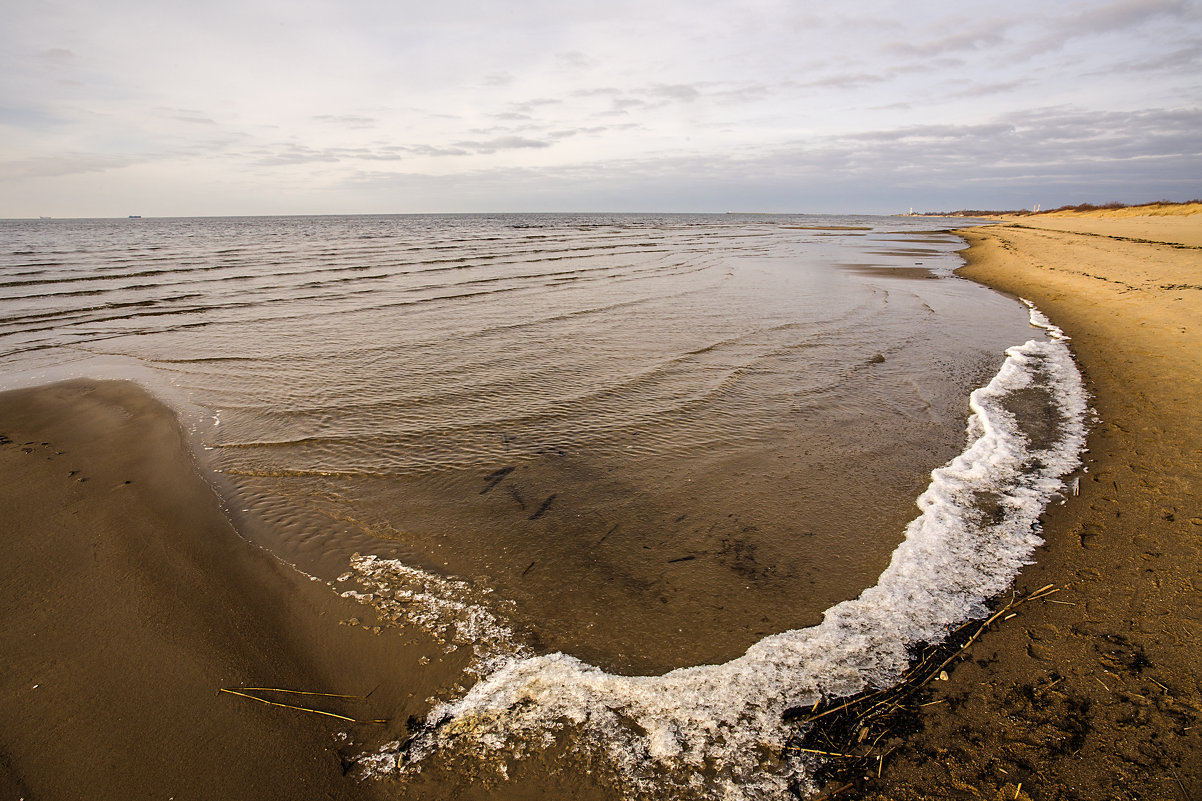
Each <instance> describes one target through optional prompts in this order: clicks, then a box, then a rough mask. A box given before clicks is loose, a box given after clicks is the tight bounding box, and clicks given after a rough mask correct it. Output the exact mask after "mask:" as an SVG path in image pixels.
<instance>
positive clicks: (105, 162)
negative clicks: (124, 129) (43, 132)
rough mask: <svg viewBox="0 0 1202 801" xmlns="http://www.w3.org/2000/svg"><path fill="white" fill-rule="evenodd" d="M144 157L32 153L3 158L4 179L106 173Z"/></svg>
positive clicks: (0, 164) (0, 171) (0, 174)
mask: <svg viewBox="0 0 1202 801" xmlns="http://www.w3.org/2000/svg"><path fill="white" fill-rule="evenodd" d="M139 161H142V159H138V158H135V157H132V156H105V155H98V154H95V153H61V154H58V155H55V156H32V157H29V158H23V159H13V160H11V161H0V180H19V179H25V178H57V177H61V176H64V175H80V174H82V173H89V172H104V171H106V170H115V169H119V168H121V167H128V166H129V165H131V164H136V163H138V162H139Z"/></svg>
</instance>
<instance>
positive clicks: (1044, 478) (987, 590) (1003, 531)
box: [354, 303, 1087, 799]
mask: <svg viewBox="0 0 1202 801" xmlns="http://www.w3.org/2000/svg"><path fill="white" fill-rule="evenodd" d="M1028 306H1030V309H1031V312H1030V314H1031V324H1032V325H1033V326H1035V327H1038V328H1042V329H1044V331H1045V332H1046V336H1043V337H1040V338H1039V339H1032V340H1030V341H1028V342H1026V343H1025V344H1023V345H1020V346H1017V347H1014V348H1011V349H1009V350H1008V351H1007V352H1006V359H1005V361H1004V363H1003V365H1002V367H1001V369H1000V370H999V371H998V373H997V375H996V376H994V378H993V380H992V381H990V382H989V384H988V385H987V386H985V387H982V388H980V389H977V390H976V391H974V392H973V393H972V395H971V401H970V406H971V412H972V413H971V416H970V417H969V420H968V426H967V440H968V441H967V447H966V448H965V450H964V451H963V452H962V453H961V454H960V455H959V456H957V457H956V458H954V459H953V460H952V461H951V462H949V463H948V464H947V465H945V466H943V467H940V468H938V469H936V470H934V471H933V472H932V474H931V482H930V485H929V486H928V488H927V489H926V491H925V492H923V494H922V495H921V496H920V497H919V498H918V500H917V504H918V507H919V509H920V510H921V513H920V515H919V516H918V517H917V518H916V519H914V520H913V521H912V522H911V523H910V524H909V525H908V526H907V528H906V531H905V539H904V541H903V542H902V543H901V544H900V545H899V546H898V547H897V549H896V550H895V551H894V553H893V556H892V561H891V562H890V564H889V566H888V568H886V570H885V571H884V572H883V573H882V574H881V576H880V579H879V580H878V582H877V583H876V585H875V586H873V587H870V588H869V589H867V590H865V591H864V592H863V593H862V594H861V595H860V596H859V597H858V598H856V599H854V600H850V601H845V602H843V603H840V604H838V605H836V606H833V607H831V608H830V609H829V610H827V612H826V613H825V616H824V619H823V621H822V623H820V624H819V625H817V626H814V627H811V628H807V629H797V630H792V631H786V632H782V633H780V634H775V635H772V636H769V637H766V638H764V639H763V640H761V641H759V642H758V643H756V644H755V645H753V646H751V647H750V648H749V649H748V650H747V652H746V653H745V654H744V655H743V656H741V657H739V658H737V659H734V660H732V661H730V662H727V663H725V664H722V665H703V666H697V667H688V668H681V669H679V670H674V671H672V672H670V673H667V674H665V675H662V676H634V677H631V676H619V675H613V674H609V673H606V672H604V671H602V670H601V669H599V668H597V667H594V666H592V665H589V664H586V663H584V662H582V661H581V660H579V659H577V658H575V657H572V656H570V655H567V654H563V653H554V654H548V655H543V656H532V655H530V654H529V652H527V651H525V650H524V649H523V648H521V647H519V646H517V645H515V644H514V640H513V638H512V637H510V636H509V635H508V634H506V633H505V627H504V625H503V622H502V621H500V620H499V619H498V618H496V617H493V616H491V615H488V614H486V613H478V612H475V611H471V610H470V609H469V607H472V604H471V603H469V602H466V601H464V600H462V599H461V597H460V595H459V594H456V597H455V598H454V600H452V601H450V602H451V603H452V604H457V605H459V606H457V607H456V608H457V611H456V615H458V616H459V617H460V618H461V619H462V620H463V621H464V625H465V626H467V627H468V628H472V627H475V631H476V634H477V635H480V634H485V635H486V636H484V637H483V638H482V639H476V640H475V643H476V645H477V656H478V658H479V662H478V664H480V665H481V666H482V669H481V670H479V673H480V674H481V675H482V678H481V680H480V681H479V682H478V683H477V684H476V685H475V686H473V687H472V688H471V689H470V690H468V691H467V692H466V693H465V694H464V695H463V696H462V697H460V698H458V699H455V700H451V701H446V702H444V703H440V704H438V705H437V706H435V708H434V709H433V710H432V711H431V712H430V713H429V715H428V717H427V719H426V723H427V724H428V725H427V727H426V728H425V729H424V730H423V731H422V732H421V733H419V734H418V735H417V737H416V738H414V740H412V741H411V742H409V743H407V744H406V746H405V748H404V749H401V748H400V747H399V746H396V747H386V748H385V749H383V750H382V751H380V752H379V753H377V754H373V755H371V756H370V757H367V758H365V760H364V764H365V765H366V766H367V767H368V768H369V769H370V770H371V771H374V772H378V773H390V774H393V775H395V771H400V772H401V773H407V772H411V771H416V770H420V768H421V764H422V762H423V761H424V760H427V759H429V758H430V757H431V756H433V755H435V754H437V753H439V752H441V751H444V750H453V751H456V752H459V753H469V754H473V755H475V756H476V757H479V758H483V759H485V760H487V758H488V757H489V756H497V757H503V756H505V755H510V756H512V755H514V754H520V753H522V752H524V751H526V750H528V749H529V748H530V747H531V745H530V744H531V743H534V744H537V743H539V742H547V741H549V740H550V739H551V738H550V734H551V733H553V732H556V731H558V730H560V729H562V728H564V727H565V726H570V727H572V728H573V730H574V731H575V732H576V733H577V734H578V735H579V736H580V737H581V738H582V739H583V741H584V742H586V743H588V747H589V748H590V750H591V752H592V754H593V756H594V757H595V758H596V759H597V760H600V762H602V763H604V764H605V765H607V768H608V772H611V773H612V775H613V776H615V777H616V781H617V782H618V783H619V785H621V787H622V788H623V790H624V794H627V795H629V796H633V797H638V796H643V795H650V796H659V795H663V794H664V793H665V791H666V792H667V794H668V795H671V794H672V788H677V789H684V788H686V787H687V788H688V790H689V794H690V796H692V797H711V798H727V799H758V798H782V797H786V796H787V795H788V793H789V788H790V786H793V787H799V788H801V789H802V790H803V791H804V790H805V789H806V788H807V787H808V778H807V771H808V768H809V767H810V766H811V765H812V763H811V762H809V761H808V759H809V758H808V757H804V758H803V755H794V754H791V752H789V751H787V750H784V746H785V745H786V739H787V738H788V737H789V735H790V733H791V731H792V729H791V728H790V727H789V726H788V725H787V724H786V723H784V722H783V721H782V714H783V713H784V712H785V710H787V709H790V708H792V707H805V706H811V705H813V704H814V703H815V701H816V700H818V699H819V698H820V697H832V696H845V695H851V694H854V693H856V692H859V691H861V690H864V689H866V688H869V687H886V686H889V685H891V684H893V683H895V682H896V681H897V680H898V679H899V678H900V677H901V675H902V673H903V672H904V671H905V669H906V667H907V665H908V660H909V655H910V654H909V648H910V647H911V646H913V645H914V644H915V643H919V642H939V641H942V640H943V639H944V638H945V636H946V635H947V633H948V632H949V630H951V629H953V628H954V627H956V626H958V625H960V624H962V623H964V622H966V621H968V620H972V619H975V618H979V617H981V616H983V615H984V614H985V611H986V609H985V606H984V603H985V601H986V600H987V599H989V598H991V597H993V596H996V595H998V594H999V593H1001V592H1003V591H1005V590H1006V589H1007V588H1008V587H1009V586H1010V585H1011V583H1012V582H1013V581H1014V579H1015V577H1016V575H1017V574H1018V572H1019V570H1020V569H1021V567H1022V566H1023V565H1024V564H1026V563H1027V562H1028V560H1029V559H1030V557H1031V554H1032V552H1033V551H1034V549H1035V548H1036V546H1038V545H1040V544H1041V543H1042V540H1041V539H1040V538H1039V536H1038V531H1039V518H1040V515H1041V514H1042V512H1043V509H1044V507H1045V506H1046V505H1047V503H1048V502H1049V501H1050V500H1051V499H1052V498H1053V497H1054V496H1055V495H1056V494H1057V493H1058V492H1060V490H1061V488H1062V486H1063V480H1064V478H1065V476H1066V475H1067V474H1069V473H1070V472H1072V471H1073V470H1075V469H1076V468H1077V467H1078V466H1079V464H1080V454H1081V452H1082V450H1083V449H1084V446H1085V434H1086V431H1085V419H1086V411H1087V396H1086V393H1085V391H1084V389H1083V387H1082V382H1081V376H1080V374H1079V372H1078V371H1077V369H1076V366H1075V364H1074V363H1073V360H1072V357H1071V355H1070V353H1069V350H1068V347H1067V345H1066V340H1067V338H1066V337H1065V336H1064V334H1063V332H1061V331H1060V330H1059V329H1058V328H1056V327H1055V326H1053V325H1052V324H1051V323H1050V322H1048V320H1047V319H1046V318H1045V317H1044V316H1043V315H1042V314H1040V313H1039V311H1038V310H1036V309H1035V308H1034V306H1031V304H1029V303H1028ZM1032 387H1036V388H1041V389H1043V390H1045V391H1046V392H1048V393H1049V396H1050V397H1051V398H1052V399H1053V401H1052V404H1053V406H1054V408H1055V413H1056V414H1058V415H1059V416H1060V419H1059V420H1058V421H1057V424H1056V426H1055V430H1056V432H1057V433H1056V436H1055V437H1054V438H1053V441H1052V442H1050V443H1042V444H1043V445H1044V446H1045V447H1042V448H1039V449H1037V448H1036V447H1035V446H1034V445H1032V443H1030V442H1029V441H1028V438H1027V437H1026V436H1024V434H1023V433H1022V431H1021V430H1020V426H1019V421H1017V420H1016V419H1015V418H1014V416H1013V415H1012V414H1011V413H1010V412H1009V411H1007V410H1006V408H1005V407H1004V403H1005V400H1006V398H1007V397H1008V396H1009V395H1010V394H1011V393H1013V392H1015V391H1017V390H1024V389H1028V388H1032ZM983 499H984V502H985V504H986V505H987V506H988V507H989V513H988V514H986V513H983V512H982V509H981V507H982V502H983ZM996 510H1000V512H999V511H996ZM354 567H355V569H356V570H357V571H358V572H359V574H360V576H361V578H363V579H365V580H370V581H372V582H375V583H377V584H379V583H380V582H386V581H387V578H386V577H387V576H388V575H389V574H390V571H396V572H395V575H401V574H404V573H405V571H412V570H413V569H412V568H408V567H405V566H404V565H401V564H399V563H395V562H389V561H387V560H378V559H375V558H374V557H364V558H363V559H361V560H359V561H358V563H357V564H355V565H354ZM369 574H370V575H369ZM410 579H411V580H412V576H410ZM442 581H445V580H442ZM431 603H434V604H436V605H437V603H444V602H443V601H436V600H434V599H433V598H432V600H431ZM408 606H409V608H410V609H412V608H413V607H412V604H408ZM469 621H474V622H469ZM481 626H483V629H487V630H488V631H487V632H484V631H483V629H481V628H480V627H481ZM698 636H704V634H703V633H699V634H698ZM462 639H471V638H470V637H463V638H462ZM490 643H491V645H490ZM533 747H538V746H537V745H534V746H533Z"/></svg>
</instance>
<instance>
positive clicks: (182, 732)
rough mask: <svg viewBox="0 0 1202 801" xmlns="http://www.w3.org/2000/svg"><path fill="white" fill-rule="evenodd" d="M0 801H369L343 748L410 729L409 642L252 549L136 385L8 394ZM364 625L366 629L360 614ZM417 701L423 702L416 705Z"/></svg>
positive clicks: (173, 429) (368, 786)
mask: <svg viewBox="0 0 1202 801" xmlns="http://www.w3.org/2000/svg"><path fill="white" fill-rule="evenodd" d="M0 421H3V423H2V424H0V435H3V436H2V437H0V475H3V476H4V481H3V482H2V483H0V508H3V509H4V518H3V522H2V523H0V530H2V531H3V535H4V545H5V558H4V559H3V560H0V620H2V621H3V632H4V634H3V652H4V657H3V664H2V666H0V695H2V697H3V698H4V703H3V704H2V705H0V797H2V798H5V799H17V798H28V799H36V798H47V799H69V798H89V799H131V798H162V799H166V798H175V799H177V801H178V800H180V799H186V798H193V799H204V798H256V799H271V798H280V799H284V798H290V799H293V798H371V797H374V796H373V795H372V793H375V792H378V791H379V789H380V788H379V787H378V786H377V785H375V784H374V783H365V784H361V783H357V782H355V781H354V780H353V779H351V778H348V777H346V776H344V775H343V762H342V754H341V753H340V751H339V748H340V746H342V747H346V748H348V749H352V750H353V749H354V747H355V746H353V745H352V744H351V743H349V742H346V741H344V740H343V738H342V737H341V734H340V733H341V732H346V731H348V730H350V731H351V732H352V733H354V732H356V730H358V731H361V732H364V734H365V736H367V737H370V736H371V732H372V731H374V730H377V729H378V730H380V731H381V733H383V732H384V730H387V729H388V728H390V725H378V724H377V725H368V726H358V727H356V726H354V725H353V724H350V723H348V722H347V721H343V720H339V719H335V718H330V717H326V716H321V715H316V714H312V713H304V712H299V711H295V710H290V709H286V708H283V707H271V706H267V705H265V704H260V703H256V702H255V701H252V700H250V699H246V698H241V697H237V696H234V695H230V694H228V693H219V688H231V689H235V690H238V689H240V688H245V687H264V686H265V687H272V688H284V689H295V690H304V691H321V692H328V693H338V694H345V695H361V696H370V697H369V698H368V699H367V700H365V701H357V700H353V699H332V698H322V697H316V696H296V695H290V694H280V693H254V694H256V695H258V696H261V697H263V698H264V699H271V700H274V701H277V702H283V703H289V704H293V705H299V706H306V707H318V708H322V709H324V710H328V711H333V712H335V713H337V714H342V715H344V716H346V717H353V718H355V719H360V720H369V719H376V718H380V719H385V718H393V717H395V716H397V715H400V717H401V720H400V721H398V722H396V725H398V726H401V727H403V722H404V709H405V704H406V703H407V697H408V695H409V694H410V693H421V692H423V691H429V690H430V688H428V687H421V686H417V684H416V682H415V683H412V684H408V682H410V681H411V679H410V678H408V677H407V676H406V675H405V673H404V672H403V671H401V670H397V669H394V666H397V665H402V666H403V665H405V664H406V654H405V649H404V647H403V646H402V645H401V644H400V643H399V641H395V642H394V641H393V640H395V639H396V638H383V637H376V636H373V635H372V634H370V633H368V632H367V631H366V630H365V629H363V628H356V627H350V626H346V625H340V621H343V620H345V619H347V618H350V617H351V616H352V615H354V614H356V613H357V612H358V609H359V607H358V605H356V604H352V603H350V602H347V601H344V600H343V599H341V598H339V597H338V596H336V595H334V594H333V593H332V592H330V590H329V588H327V587H326V586H325V585H323V584H317V583H315V582H311V581H309V580H308V579H307V578H305V577H304V576H302V575H301V574H299V573H297V572H296V571H294V570H292V569H291V568H289V567H287V566H285V565H282V564H280V563H279V562H278V561H277V560H275V559H274V558H273V557H271V556H269V555H267V554H266V553H264V552H263V551H260V550H259V549H257V548H255V547H253V546H251V545H249V544H248V543H247V542H245V541H244V540H242V539H240V538H239V537H238V535H237V533H236V532H235V531H234V530H233V529H232V527H231V526H230V524H229V523H228V521H227V519H226V517H225V516H224V515H223V514H222V512H221V510H220V508H219V505H218V500H217V497H216V496H215V495H214V493H213V491H212V490H211V489H210V487H209V485H208V484H207V483H206V482H205V481H204V480H203V479H202V478H201V476H200V474H199V473H198V472H197V469H196V467H195V463H194V461H193V459H192V456H191V452H190V451H189V449H188V443H187V442H186V440H185V438H184V435H183V433H182V431H181V429H180V426H179V423H178V421H177V420H176V418H175V415H174V414H173V413H172V412H171V410H170V409H168V408H167V407H166V406H164V405H163V404H161V403H160V402H159V401H157V400H156V399H154V398H153V397H151V396H150V395H149V394H148V393H146V392H145V391H144V390H142V389H141V388H140V387H138V386H136V385H134V384H130V383H127V382H116V381H103V382H89V381H75V382H69V383H65V384H55V385H51V386H47V387H39V388H35V389H29V390H20V391H16V392H9V393H5V394H4V395H2V396H0ZM358 614H361V612H358ZM409 703H411V701H409Z"/></svg>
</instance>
